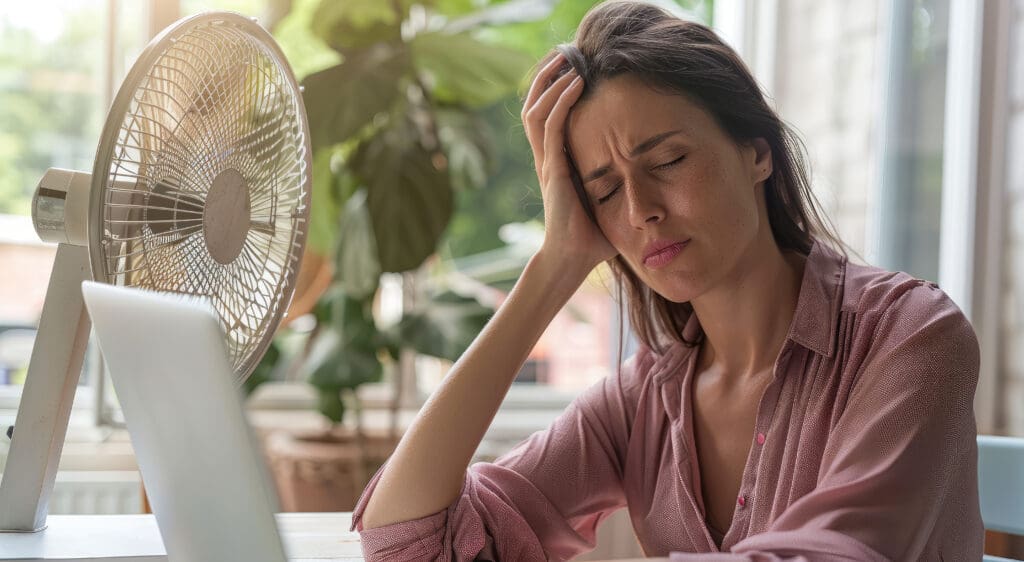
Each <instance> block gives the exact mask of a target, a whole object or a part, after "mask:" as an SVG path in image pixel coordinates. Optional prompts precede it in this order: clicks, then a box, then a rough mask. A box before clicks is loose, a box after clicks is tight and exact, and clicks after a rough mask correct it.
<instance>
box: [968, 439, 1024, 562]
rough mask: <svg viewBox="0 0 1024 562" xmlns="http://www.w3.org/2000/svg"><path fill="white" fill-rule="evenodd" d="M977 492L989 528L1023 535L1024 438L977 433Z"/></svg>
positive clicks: (996, 560)
mask: <svg viewBox="0 0 1024 562" xmlns="http://www.w3.org/2000/svg"><path fill="white" fill-rule="evenodd" d="M978 494H979V498H980V500H981V518H982V520H983V521H984V522H985V529H986V530H991V531H1000V532H1003V533H1010V534H1014V535H1024V439H1021V438H1015V437H997V436H994V435H979V436H978ZM1009 560H1010V559H1009V558H1000V557H997V556H985V557H984V562H1005V561H1009Z"/></svg>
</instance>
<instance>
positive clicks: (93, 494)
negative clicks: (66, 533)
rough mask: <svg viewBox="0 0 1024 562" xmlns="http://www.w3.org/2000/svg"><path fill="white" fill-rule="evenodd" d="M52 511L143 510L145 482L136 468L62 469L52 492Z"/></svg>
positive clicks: (112, 513) (104, 513)
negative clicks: (128, 469) (131, 469)
mask: <svg viewBox="0 0 1024 562" xmlns="http://www.w3.org/2000/svg"><path fill="white" fill-rule="evenodd" d="M49 513H50V514H52V515H115V514H125V513H142V485H141V479H140V478H139V473H138V472H134V471H112V470H83V471H60V472H58V473H57V482H56V483H55V484H54V486H53V494H52V495H51V496H50V509H49Z"/></svg>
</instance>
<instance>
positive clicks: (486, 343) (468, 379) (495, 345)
mask: <svg viewBox="0 0 1024 562" xmlns="http://www.w3.org/2000/svg"><path fill="white" fill-rule="evenodd" d="M586 273H587V272H585V271H583V270H582V268H572V267H569V266H568V265H567V264H564V263H557V262H554V261H552V260H548V259H544V258H542V257H541V256H540V254H538V255H537V256H534V258H533V259H531V260H530V262H529V263H528V264H527V267H526V269H525V270H524V271H523V275H522V276H521V277H520V279H519V282H518V283H516V286H515V287H514V288H513V289H512V292H511V293H510V294H509V297H508V299H507V300H506V301H505V302H504V303H503V304H502V305H501V307H499V309H498V311H497V312H496V313H495V315H494V317H493V318H491V320H490V322H488V324H487V326H486V327H485V328H484V329H483V331H481V333H480V335H479V336H477V338H476V339H475V340H474V341H473V344H472V345H471V346H470V347H469V349H467V350H466V352H465V353H464V354H463V355H462V357H461V358H459V360H458V361H457V362H456V363H455V364H454V365H453V366H452V369H451V371H450V372H449V373H448V375H447V376H446V377H445V378H444V380H443V381H442V383H441V386H440V387H439V388H438V389H437V390H436V391H435V392H434V394H432V395H431V396H430V398H429V399H428V400H427V402H426V403H425V404H424V405H423V408H422V410H421V411H420V413H419V415H418V416H417V417H416V419H415V420H414V421H413V423H412V425H410V427H409V429H408V430H407V431H406V433H405V435H404V436H403V438H402V440H401V442H400V443H399V445H398V447H397V448H396V450H395V452H394V454H393V455H392V456H391V458H390V459H389V461H388V464H387V466H386V467H385V469H384V472H383V473H382V474H381V477H380V481H379V485H378V486H377V488H376V490H375V492H374V494H373V496H372V497H371V498H370V499H369V501H368V503H367V506H366V511H365V512H364V515H363V528H364V529H372V528H375V527H381V526H384V525H388V524H391V523H396V522H399V521H408V520H412V519H418V518H420V517H424V516H426V515H430V514H432V513H436V512H438V511H440V510H441V509H443V508H445V507H447V506H448V505H450V504H451V503H452V502H453V501H454V500H455V498H456V496H457V495H458V493H459V489H460V488H461V486H462V481H463V478H464V477H465V472H466V467H467V466H468V465H469V461H470V459H471V458H472V456H473V453H474V451H476V449H477V447H478V446H479V444H480V441H481V440H482V439H483V436H484V434H485V433H486V431H487V428H488V427H489V426H490V424H491V421H492V420H493V419H494V415H495V413H497V411H498V407H499V406H500V405H501V402H502V400H503V399H504V397H505V395H506V393H507V392H508V389H509V387H510V386H511V384H512V381H513V380H514V379H515V376H516V374H517V373H518V372H519V369H520V368H521V367H522V365H523V363H524V362H525V361H526V357H527V356H528V355H529V353H530V350H531V349H533V346H534V345H535V344H536V343H537V340H538V339H539V338H540V336H541V334H542V333H543V332H544V330H545V329H546V328H547V326H548V325H549V324H550V323H551V320H552V319H553V318H554V316H555V315H556V314H557V313H558V311H559V310H561V308H562V307H563V306H564V305H565V303H566V301H568V299H569V297H571V296H572V294H573V293H574V292H575V291H576V289H577V288H578V287H579V285H580V284H581V283H582V281H583V279H584V278H585V276H586Z"/></svg>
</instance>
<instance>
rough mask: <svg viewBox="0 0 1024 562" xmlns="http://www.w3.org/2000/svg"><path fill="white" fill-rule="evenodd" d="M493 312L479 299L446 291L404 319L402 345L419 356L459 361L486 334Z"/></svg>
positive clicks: (400, 329)
mask: <svg viewBox="0 0 1024 562" xmlns="http://www.w3.org/2000/svg"><path fill="white" fill-rule="evenodd" d="M493 313H494V311H493V310H491V309H490V308H487V307H485V306H483V305H481V304H480V303H479V302H477V301H476V299H473V298H469V297H464V296H462V295H459V294H457V293H454V292H452V291H446V292H444V293H441V294H440V295H438V296H436V297H434V298H433V299H430V300H428V302H427V304H426V305H424V306H423V307H422V308H420V309H419V310H417V311H416V312H414V313H412V314H408V315H405V316H403V317H402V320H401V322H399V328H398V329H399V333H400V335H401V339H402V343H403V344H405V345H408V346H409V347H412V348H413V349H415V350H416V351H417V352H419V353H422V354H425V355H432V356H434V357H441V358H444V359H448V360H450V361H455V360H457V359H458V358H459V357H460V356H461V355H462V354H463V353H464V352H465V351H466V349H467V348H468V347H469V345H470V344H471V343H472V342H473V340H474V339H475V338H476V336H477V335H478V334H479V333H480V331H481V330H483V328H484V326H485V325H486V324H487V321H488V320H489V319H490V318H491V315H492V314H493Z"/></svg>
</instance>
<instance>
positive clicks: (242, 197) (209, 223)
mask: <svg viewBox="0 0 1024 562" xmlns="http://www.w3.org/2000/svg"><path fill="white" fill-rule="evenodd" d="M249 212H250V203H249V185H248V184H247V183H246V181H245V178H244V177H242V174H241V173H239V171H238V170H236V169H234V168H228V169H227V170H224V171H223V172H221V173H219V174H217V177H216V178H214V179H213V184H212V185H211V186H210V192H209V194H208V195H207V196H206V206H205V207H204V208H203V236H204V237H205V238H206V248H207V250H209V251H210V255H211V256H213V259H215V260H217V263H220V264H222V265H227V264H229V263H231V262H233V261H235V258H237V257H238V255H239V254H241V253H242V247H243V246H245V238H246V235H247V234H248V233H249V222H250V217H249Z"/></svg>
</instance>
